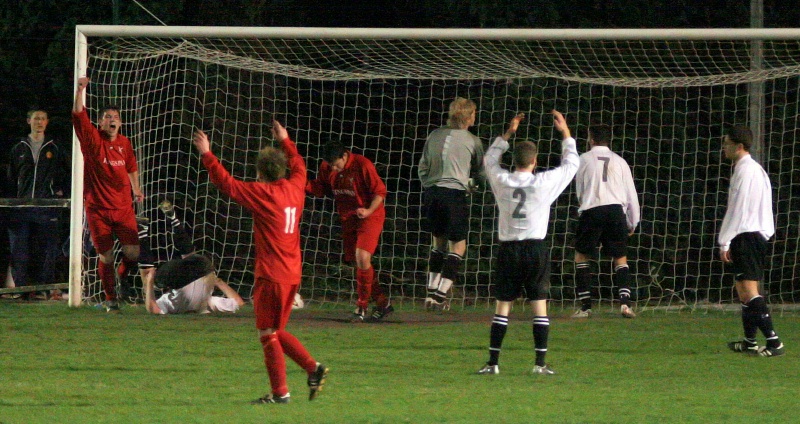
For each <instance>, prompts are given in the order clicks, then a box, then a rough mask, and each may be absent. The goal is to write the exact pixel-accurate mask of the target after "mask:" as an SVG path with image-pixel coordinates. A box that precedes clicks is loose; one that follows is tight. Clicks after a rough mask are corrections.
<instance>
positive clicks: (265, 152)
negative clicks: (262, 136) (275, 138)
mask: <svg viewBox="0 0 800 424" xmlns="http://www.w3.org/2000/svg"><path fill="white" fill-rule="evenodd" d="M256 170H257V171H258V176H259V178H260V179H261V180H263V181H265V182H268V183H271V182H273V181H277V180H279V179H281V178H283V177H284V176H285V175H286V155H284V154H283V152H282V151H280V150H278V149H275V148H273V147H265V148H263V149H261V151H260V152H258V160H257V161H256Z"/></svg>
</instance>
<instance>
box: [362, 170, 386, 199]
mask: <svg viewBox="0 0 800 424" xmlns="http://www.w3.org/2000/svg"><path fill="white" fill-rule="evenodd" d="M362 163H363V165H364V166H362V167H361V174H362V176H363V178H364V182H365V183H366V184H367V189H368V190H369V192H370V193H371V194H372V198H373V199H374V198H375V196H381V197H383V198H384V199H386V195H387V193H388V192H387V190H386V184H384V182H383V180H382V179H381V177H380V175H378V170H377V169H376V168H375V164H373V163H372V162H371V161H370V160H369V159H367V158H364V160H363V161H362ZM367 206H369V205H367Z"/></svg>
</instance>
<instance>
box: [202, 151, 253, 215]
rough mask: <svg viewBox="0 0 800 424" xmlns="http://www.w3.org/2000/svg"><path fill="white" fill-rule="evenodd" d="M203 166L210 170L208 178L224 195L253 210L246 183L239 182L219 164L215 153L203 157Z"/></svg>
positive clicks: (205, 154) (208, 153)
mask: <svg viewBox="0 0 800 424" xmlns="http://www.w3.org/2000/svg"><path fill="white" fill-rule="evenodd" d="M201 160H202V162H203V166H205V168H206V169H207V170H208V177H209V178H210V179H211V183H212V184H214V185H215V186H216V187H217V188H218V189H219V191H221V192H222V194H224V195H226V196H228V197H230V198H231V199H232V200H233V201H234V202H236V203H239V204H241V205H242V206H244V207H246V208H248V209H252V208H253V202H252V201H251V200H252V199H250V197H249V196H247V195H246V189H245V182H244V181H239V180H237V179H236V178H233V176H232V175H231V174H230V173H229V172H228V171H227V170H226V169H225V167H224V166H222V164H221V163H219V159H217V157H216V156H214V153H211V152H210V151H209V152H206V153H204V154H203V156H202V157H201Z"/></svg>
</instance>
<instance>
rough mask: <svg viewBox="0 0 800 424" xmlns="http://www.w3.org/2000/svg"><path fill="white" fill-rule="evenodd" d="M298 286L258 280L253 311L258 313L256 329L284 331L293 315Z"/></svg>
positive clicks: (262, 279) (254, 292)
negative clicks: (290, 316)
mask: <svg viewBox="0 0 800 424" xmlns="http://www.w3.org/2000/svg"><path fill="white" fill-rule="evenodd" d="M299 287H300V285H298V284H280V283H275V282H273V281H269V280H267V279H265V278H258V279H256V285H255V287H254V288H253V309H254V310H255V313H256V328H257V329H259V330H266V329H267V328H271V329H273V330H275V331H278V330H283V329H284V328H285V327H286V323H288V322H289V315H291V313H292V304H293V303H294V295H295V293H297V289H298V288H299Z"/></svg>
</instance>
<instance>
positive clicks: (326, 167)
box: [306, 141, 394, 322]
mask: <svg viewBox="0 0 800 424" xmlns="http://www.w3.org/2000/svg"><path fill="white" fill-rule="evenodd" d="M306 192H307V193H308V194H311V195H314V196H316V197H324V196H326V195H327V196H331V197H333V198H334V201H335V202H336V209H337V211H338V212H339V218H340V219H341V221H342V238H343V239H344V242H343V248H344V260H345V262H349V263H352V262H355V264H356V291H357V293H358V301H357V302H356V310H355V311H354V312H353V317H352V321H353V322H362V321H371V322H377V321H380V320H382V319H383V318H385V317H386V316H387V315H389V314H390V313H392V311H393V310H394V308H392V306H391V305H390V304H389V299H388V298H387V297H386V295H385V294H384V293H383V291H382V290H381V289H380V287H379V286H378V282H377V281H376V279H375V268H373V267H372V254H373V253H375V249H376V248H377V247H378V240H379V239H380V237H381V231H383V222H384V220H385V219H386V209H385V208H384V205H383V201H384V199H385V198H386V185H385V184H384V183H383V180H381V177H379V176H378V171H377V170H376V169H375V165H373V164H372V162H371V161H370V160H369V159H367V158H365V157H364V156H361V155H359V154H355V153H352V152H350V151H349V150H347V149H345V148H344V146H343V145H342V143H339V142H337V141H333V142H329V143H328V145H327V146H326V147H325V160H324V161H322V165H320V168H319V174H318V175H317V179H316V180H309V181H308V183H307V184H306ZM370 298H372V299H374V300H375V302H376V306H375V309H373V311H372V314H371V315H370V316H369V317H367V316H366V314H367V306H368V305H369V301H370Z"/></svg>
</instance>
